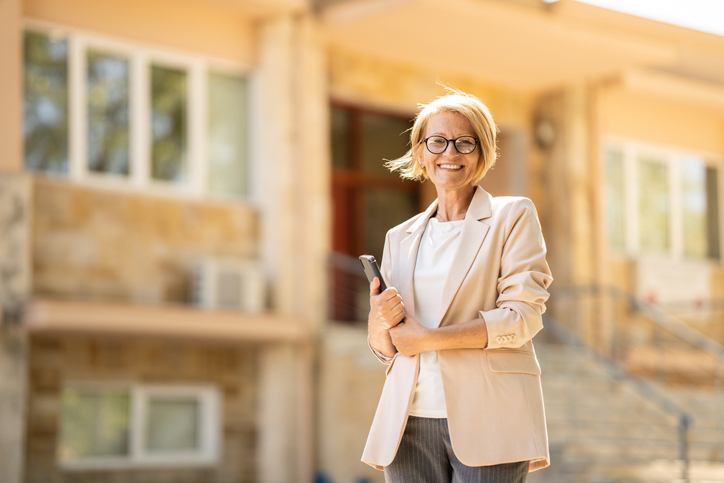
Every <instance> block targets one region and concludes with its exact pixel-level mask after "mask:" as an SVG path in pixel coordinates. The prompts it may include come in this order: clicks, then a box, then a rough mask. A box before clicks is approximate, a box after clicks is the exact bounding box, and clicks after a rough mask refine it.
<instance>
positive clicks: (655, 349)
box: [549, 286, 724, 468]
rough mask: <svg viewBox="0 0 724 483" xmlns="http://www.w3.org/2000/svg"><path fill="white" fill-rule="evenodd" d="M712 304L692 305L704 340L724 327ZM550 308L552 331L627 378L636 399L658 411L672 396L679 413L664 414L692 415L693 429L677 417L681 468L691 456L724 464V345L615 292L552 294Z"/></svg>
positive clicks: (601, 289)
mask: <svg viewBox="0 0 724 483" xmlns="http://www.w3.org/2000/svg"><path fill="white" fill-rule="evenodd" d="M715 306H716V304H715V303H710V302H702V303H699V304H698V310H699V313H706V314H707V317H708V324H703V323H701V324H699V325H700V326H702V327H706V328H707V329H708V331H709V333H710V334H717V333H718V331H719V329H718V327H719V326H722V325H724V313H721V314H720V317H719V318H716V316H715V315H714V314H715V312H714V311H713V310H712V309H711V308H712V307H715ZM549 309H550V310H551V312H552V313H554V314H555V317H556V320H557V323H558V325H560V326H562V327H565V328H566V329H568V330H569V331H570V332H571V333H572V334H574V335H575V336H576V337H578V338H579V340H578V341H577V343H578V344H579V345H580V344H583V345H585V346H586V347H590V348H595V349H592V350H594V352H596V354H597V355H598V357H599V358H602V359H606V360H609V361H611V363H612V364H615V366H616V367H618V368H619V369H620V370H622V371H625V372H626V373H629V374H631V375H633V376H634V377H635V379H632V381H634V382H633V383H634V384H636V385H637V386H638V388H639V390H640V392H641V393H642V394H652V397H653V398H654V399H656V400H658V401H659V405H660V406H661V407H662V408H664V407H665V406H669V403H665V402H664V401H663V400H661V399H660V398H659V397H658V395H655V394H656V393H658V394H662V393H665V394H668V395H671V396H674V400H675V401H677V402H676V404H677V405H678V407H674V406H672V407H671V408H670V409H669V412H672V414H673V412H675V411H677V410H679V411H681V408H686V411H688V412H689V413H691V412H693V413H694V415H695V416H696V420H697V421H696V424H693V425H692V423H693V420H692V419H691V418H690V417H683V416H684V414H685V413H683V412H682V416H680V418H679V419H680V423H679V424H680V433H681V434H682V435H686V434H687V433H688V438H683V437H682V439H680V449H681V454H682V460H683V461H684V462H685V467H687V468H688V459H685V458H683V456H684V454H689V455H690V454H691V453H692V452H694V453H695V454H696V458H695V459H699V460H707V461H711V462H714V461H716V462H719V463H721V462H724V454H722V448H724V411H722V410H721V407H722V405H723V404H724V347H723V346H722V345H721V344H720V343H719V342H718V341H717V340H715V339H713V338H712V337H710V336H709V335H707V334H704V333H702V332H701V331H699V330H696V329H694V328H693V327H692V326H691V325H690V324H688V323H686V322H684V321H683V320H682V319H681V318H679V317H676V316H674V315H672V314H671V313H670V312H668V311H666V310H663V309H662V308H661V307H660V306H658V305H655V304H652V303H649V302H646V301H643V300H641V299H638V298H637V297H635V296H634V295H632V294H630V293H627V292H624V291H622V290H620V289H617V288H613V287H600V286H587V287H575V288H567V289H558V290H555V291H554V293H553V294H552V296H551V303H549ZM695 313H696V311H691V310H690V311H688V315H689V319H688V320H689V321H690V323H691V322H694V323H696V322H697V321H696V320H693V319H691V318H690V317H691V315H692V314H695ZM555 326H556V323H555V322H554V323H552V324H551V327H555ZM553 330H555V328H554V329H553ZM652 389H657V392H656V393H654V392H652ZM669 399H671V398H669ZM707 455H710V456H707Z"/></svg>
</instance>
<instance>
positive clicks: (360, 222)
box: [331, 104, 420, 321]
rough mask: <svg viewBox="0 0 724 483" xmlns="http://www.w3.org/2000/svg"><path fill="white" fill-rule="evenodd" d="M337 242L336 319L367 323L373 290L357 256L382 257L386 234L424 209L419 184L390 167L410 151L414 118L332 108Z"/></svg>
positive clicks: (333, 242)
mask: <svg viewBox="0 0 724 483" xmlns="http://www.w3.org/2000/svg"><path fill="white" fill-rule="evenodd" d="M331 124H332V136H331V137H332V167H333V170H332V196H333V203H334V204H333V241H332V247H333V250H334V251H335V252H336V255H335V258H333V260H336V261H337V263H336V264H335V266H334V267H333V273H332V274H331V280H332V283H333V286H334V289H333V294H332V307H331V311H332V314H331V318H332V320H337V321H357V320H366V314H367V312H368V311H369V305H368V299H369V289H368V288H367V283H366V282H365V279H364V277H362V278H360V275H362V272H361V269H360V266H359V261H357V257H358V256H359V255H361V254H363V253H368V254H371V255H374V256H375V258H377V260H378V261H380V260H381V259H382V250H383V247H384V242H385V234H386V233H387V230H389V229H390V228H392V227H393V226H395V225H397V224H399V223H402V222H403V221H405V220H406V219H408V218H410V217H411V216H413V215H415V214H416V213H418V212H419V211H420V206H419V204H420V203H419V198H420V197H419V188H420V184H419V183H416V182H411V181H403V180H402V179H401V178H400V177H399V175H398V174H397V173H390V171H389V170H388V169H387V168H385V166H384V162H385V159H395V158H398V157H400V156H402V155H403V154H405V152H406V151H407V150H408V149H409V146H408V144H409V138H410V135H409V132H408V130H409V129H410V127H412V124H411V122H410V120H409V119H406V118H404V117H399V116H393V115H389V114H384V113H378V112H370V111H366V110H363V109H360V108H358V107H354V106H346V105H338V104H337V105H333V106H332V123H331Z"/></svg>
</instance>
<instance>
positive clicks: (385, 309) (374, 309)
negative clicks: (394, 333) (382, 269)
mask: <svg viewBox="0 0 724 483" xmlns="http://www.w3.org/2000/svg"><path fill="white" fill-rule="evenodd" d="M404 317H405V305H404V304H403V303H402V297H401V296H400V294H399V293H397V289H396V288H395V287H388V288H387V289H386V290H385V291H384V292H382V293H380V280H379V279H378V278H377V277H375V279H374V280H372V283H371V284H370V315H369V319H368V321H369V325H370V328H374V329H376V330H389V329H390V328H392V327H394V326H396V325H397V324H399V323H400V322H401V321H402V319H403V318H404Z"/></svg>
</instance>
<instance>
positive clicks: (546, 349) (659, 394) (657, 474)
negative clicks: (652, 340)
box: [529, 336, 724, 483]
mask: <svg viewBox="0 0 724 483" xmlns="http://www.w3.org/2000/svg"><path fill="white" fill-rule="evenodd" d="M536 352H537V355H538V359H539V361H540V364H541V368H542V370H543V376H542V382H543V392H544V397H545V402H546V419H547V422H548V434H549V439H550V447H551V467H550V468H548V469H546V470H543V471H539V472H536V473H532V474H531V475H530V477H529V482H531V483H542V482H556V483H568V482H570V483H586V482H591V483H593V482H595V483H604V482H632V483H633V482H648V483H658V482H662V483H663V482H672V481H689V482H705V481H706V482H709V481H711V482H713V481H719V482H724V447H722V444H723V441H724V439H723V436H722V435H723V432H724V394H723V393H722V391H718V392H717V391H713V390H709V391H708V392H707V391H706V390H703V389H696V390H694V389H691V388H681V387H679V388H673V389H671V388H665V387H662V386H656V385H653V384H648V383H643V382H636V381H635V380H632V379H629V378H628V377H627V375H626V374H625V373H623V372H621V370H620V369H617V368H616V367H615V366H613V365H611V363H610V362H606V361H603V360H601V359H599V358H598V357H596V356H595V355H594V354H592V353H591V352H590V351H589V350H588V349H585V348H582V347H575V346H572V345H567V344H563V343H560V342H558V341H556V340H555V339H553V338H552V337H550V336H548V337H545V338H542V340H541V341H536ZM677 406H678V409H679V411H677ZM682 409H683V411H684V412H686V413H689V414H691V415H693V417H694V420H693V423H692V425H691V427H690V430H689V432H688V448H687V449H688V454H689V459H690V462H689V466H688V469H686V470H685V468H684V462H683V460H682V458H681V455H682V452H681V451H682V447H681V445H682V443H681V439H680V431H681V429H682V428H681V419H680V414H681V413H680V410H682ZM685 473H686V474H687V475H688V480H685V479H684V478H683V475H684V474H685Z"/></svg>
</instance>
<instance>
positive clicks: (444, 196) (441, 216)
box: [435, 186, 475, 222]
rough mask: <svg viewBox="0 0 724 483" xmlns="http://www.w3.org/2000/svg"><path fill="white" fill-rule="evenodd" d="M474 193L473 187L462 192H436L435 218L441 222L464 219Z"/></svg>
mask: <svg viewBox="0 0 724 483" xmlns="http://www.w3.org/2000/svg"><path fill="white" fill-rule="evenodd" d="M474 193H475V188H474V187H473V186H470V187H469V188H467V189H463V190H454V191H449V190H438V192H437V212H436V214H435V217H436V218H437V219H438V221H442V222H445V221H456V220H462V219H464V218H465V214H466V213H467V212H468V207H469V206H470V203H471V202H472V201H473V194H474Z"/></svg>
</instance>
